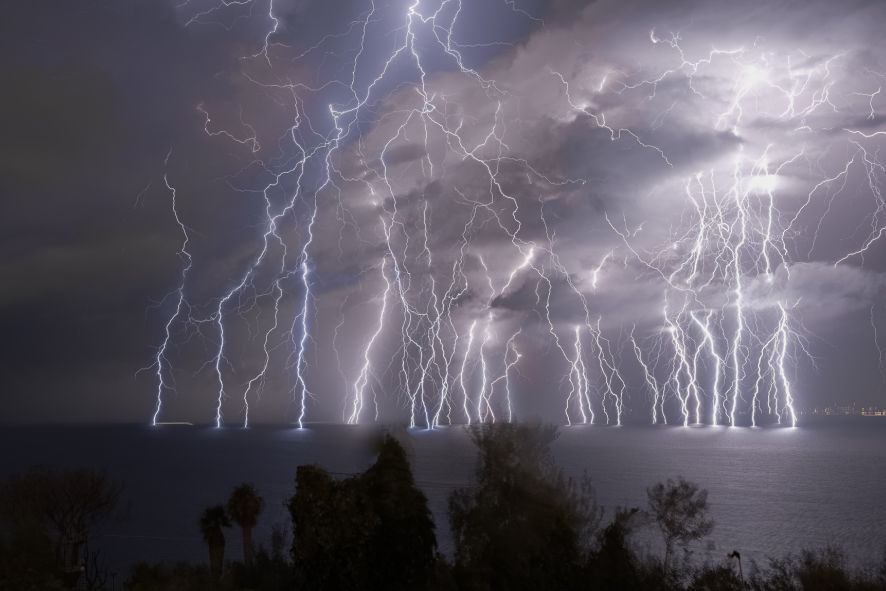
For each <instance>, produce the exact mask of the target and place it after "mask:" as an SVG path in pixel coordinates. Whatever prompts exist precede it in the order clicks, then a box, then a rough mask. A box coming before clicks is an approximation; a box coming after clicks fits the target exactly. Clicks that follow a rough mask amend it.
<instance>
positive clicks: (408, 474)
mask: <svg viewBox="0 0 886 591" xmlns="http://www.w3.org/2000/svg"><path fill="white" fill-rule="evenodd" d="M362 480H363V485H364V486H365V487H366V492H367V494H368V495H369V499H370V503H371V505H372V508H373V511H374V513H375V516H376V523H375V527H373V528H372V530H371V533H370V536H369V539H368V541H367V556H368V558H369V561H370V564H372V565H373V568H372V569H370V571H369V574H370V581H369V588H371V589H391V590H396V589H403V590H406V589H417V588H424V587H425V586H426V585H427V583H428V581H429V580H430V579H431V577H432V576H433V571H434V564H435V560H436V557H435V550H436V548H437V540H436V537H435V536H434V520H433V518H432V517H431V511H430V510H429V509H428V500H427V498H426V497H425V495H424V493H423V492H422V491H421V490H419V489H418V487H416V486H415V482H414V480H413V478H412V470H411V468H410V466H409V460H408V459H407V457H406V450H404V449H403V446H402V445H400V443H399V442H398V441H397V440H396V439H394V438H393V437H391V436H390V435H385V436H384V438H383V439H382V440H381V441H380V442H379V446H378V459H377V460H376V461H375V464H373V465H372V466H371V467H370V468H369V469H368V470H367V471H366V473H365V474H364V475H363V477H362Z"/></svg>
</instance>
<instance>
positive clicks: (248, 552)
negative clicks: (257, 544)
mask: <svg viewBox="0 0 886 591" xmlns="http://www.w3.org/2000/svg"><path fill="white" fill-rule="evenodd" d="M262 508H264V499H262V498H261V496H259V494H258V492H257V491H256V490H255V487H254V486H252V485H251V484H248V483H245V482H244V483H243V484H241V485H240V486H238V487H236V488H234V490H233V491H231V496H230V497H229V498H228V506H227V510H228V515H229V516H230V517H231V519H232V520H233V521H234V523H236V524H237V525H239V526H240V529H241V531H242V533H243V562H244V563H246V564H251V563H252V560H253V555H254V554H255V549H254V548H253V545H252V529H253V528H254V527H255V524H256V523H257V522H258V516H259V515H260V514H261V512H262Z"/></svg>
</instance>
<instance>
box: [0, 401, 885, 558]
mask: <svg viewBox="0 0 886 591" xmlns="http://www.w3.org/2000/svg"><path fill="white" fill-rule="evenodd" d="M391 431H392V432H393V433H394V434H395V436H397V437H398V438H399V439H400V440H401V441H402V442H403V443H404V445H405V447H406V448H407V450H408V453H409V455H410V459H411V462H412V466H413V471H414V475H415V479H416V482H417V483H418V485H419V486H420V487H421V488H422V489H423V490H424V492H425V494H426V495H427V497H428V502H429V506H430V508H431V511H432V513H433V515H434V518H435V522H436V525H437V539H438V547H439V549H440V551H441V552H442V553H443V554H447V555H452V552H453V545H452V539H451V534H450V530H449V527H448V518H447V499H448V497H449V495H450V493H451V492H452V491H453V490H454V489H456V488H460V487H467V486H471V484H472V482H473V478H474V471H475V468H476V454H475V451H476V450H475V448H474V445H473V443H472V441H471V438H470V436H469V434H468V433H467V432H466V430H465V429H464V428H462V427H449V428H441V429H435V430H433V431H428V430H424V429H418V430H408V429H404V428H392V429H391ZM374 433H375V431H373V430H372V429H370V428H365V427H348V426H343V425H309V426H307V427H306V428H304V429H296V428H291V427H271V426H258V427H250V428H249V429H240V428H222V429H215V428H212V427H209V426H203V427H201V426H187V425H179V426H172V425H167V426H160V427H150V426H143V425H101V426H53V427H9V426H5V427H0V450H2V451H0V478H5V477H8V476H10V475H12V474H15V473H17V472H21V471H23V470H26V469H28V468H29V467H31V466H47V467H52V468H59V469H62V468H78V467H89V468H95V469H100V470H104V471H105V472H106V473H107V474H108V475H109V476H110V477H111V478H112V479H114V480H115V481H117V482H119V483H120V484H121V485H122V487H123V493H122V498H121V501H120V503H119V508H118V511H117V514H116V515H115V516H114V517H113V519H112V520H111V521H110V522H108V523H106V524H104V525H103V526H102V527H101V528H99V529H98V530H97V531H96V535H95V536H94V539H93V542H92V544H93V547H94V548H96V549H98V550H99V551H100V553H101V556H102V560H103V561H104V562H105V564H106V566H107V567H108V568H109V569H110V570H111V571H113V572H117V573H126V572H127V571H128V570H129V569H130V568H131V566H132V564H134V563H135V562H139V561H147V562H160V561H165V562H176V561H189V562H203V561H205V560H206V555H207V552H206V548H205V546H204V544H203V541H202V538H201V536H200V531H199V528H198V525H197V523H198V520H199V517H200V513H201V512H202V510H203V509H204V508H205V507H207V506H210V505H213V504H218V503H224V501H225V499H226V498H227V495H228V493H229V492H230V490H231V489H232V488H233V487H234V486H235V485H237V484H239V483H242V482H250V483H253V484H254V485H255V486H256V488H258V490H259V492H260V493H261V495H262V496H263V497H264V499H265V510H264V512H263V514H262V516H261V518H260V522H259V525H258V527H257V529H256V533H255V538H256V540H257V542H259V543H264V544H266V545H267V543H268V540H269V538H270V533H271V528H272V526H273V525H274V524H278V525H279V526H281V527H283V528H288V527H289V515H288V513H287V510H286V507H285V503H286V501H287V500H288V499H289V498H290V497H291V496H292V494H293V492H294V489H295V471H296V467H297V466H299V465H302V464H317V465H319V466H321V467H323V468H325V469H327V470H329V471H330V472H332V473H333V474H334V475H336V476H337V477H346V476H347V475H350V474H354V473H357V472H360V471H362V470H364V469H365V468H366V467H367V466H368V465H369V464H370V463H371V462H372V454H371V445H370V443H369V442H370V441H371V439H372V437H373V434H374ZM553 455H554V458H555V460H556V461H557V463H558V464H559V466H560V467H561V468H562V470H563V471H564V473H565V474H566V475H567V476H572V477H576V478H578V477H581V476H582V475H583V474H585V473H586V474H588V475H589V476H590V477H591V479H592V481H593V484H594V487H595V490H596V495H597V501H598V503H599V504H600V505H601V506H602V507H603V508H604V511H605V516H606V517H611V515H612V514H613V511H614V510H615V508H616V507H641V508H643V507H644V506H645V505H646V490H647V488H648V487H650V486H652V485H653V484H655V483H656V482H658V481H662V480H664V479H667V478H672V477H676V476H678V475H680V476H684V477H685V478H687V479H689V480H692V481H694V482H696V483H698V484H699V485H700V486H701V487H703V488H705V489H707V490H708V493H709V496H708V500H709V503H710V515H711V516H712V517H713V519H714V521H715V528H714V531H713V533H712V535H711V537H710V539H709V540H708V541H707V542H705V543H704V544H701V545H698V546H697V547H695V548H693V559H694V560H704V561H711V562H719V561H722V560H724V559H725V557H726V555H727V554H728V553H730V552H732V551H733V550H738V551H739V552H740V553H741V555H742V557H743V559H744V560H745V562H746V563H748V562H749V561H756V562H757V563H758V564H760V565H761V566H765V564H766V563H767V560H768V558H769V557H781V556H784V555H785V554H788V553H792V552H793V553H796V552H798V551H800V550H801V549H804V548H810V549H811V548H823V547H826V546H836V547H839V548H842V549H843V550H844V551H845V553H846V554H847V556H848V557H849V560H850V562H851V563H852V564H853V565H858V566H866V565H871V564H874V563H880V562H881V561H883V560H884V551H886V418H884V417H814V418H808V419H805V420H804V421H803V422H802V423H801V426H799V427H797V428H780V427H772V428H742V427H736V428H729V427H675V426H626V427H603V426H575V427H563V428H561V429H560V432H559V437H558V439H557V441H556V442H555V444H554V446H553ZM227 538H228V543H227V556H228V557H238V556H240V555H241V548H240V541H239V536H238V532H236V531H235V530H232V531H230V533H229V534H228V536H227ZM657 543H658V542H657V538H656V535H655V531H654V530H653V529H652V528H651V527H648V526H644V527H642V528H641V529H640V531H638V532H637V535H636V537H635V544H636V545H637V546H638V548H639V549H640V551H642V552H649V553H655V552H657V551H658V550H659V546H657Z"/></svg>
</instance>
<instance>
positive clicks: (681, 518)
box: [646, 476, 714, 568]
mask: <svg viewBox="0 0 886 591" xmlns="http://www.w3.org/2000/svg"><path fill="white" fill-rule="evenodd" d="M646 495H647V498H648V500H649V510H650V513H651V515H652V518H653V519H654V521H655V523H656V525H658V528H659V530H660V531H661V534H662V537H663V538H664V543H665V557H664V566H665V567H666V568H667V567H668V566H670V557H671V555H672V553H673V550H674V546H675V545H679V546H680V547H682V548H683V549H684V550H686V548H687V546H688V544H689V543H690V542H694V541H696V540H700V539H701V538H704V537H705V536H707V535H709V534H710V533H711V531H713V529H714V522H713V520H711V519H709V518H708V491H707V490H705V489H702V488H699V486H698V485H697V484H695V483H694V482H689V481H688V480H686V479H685V478H683V477H682V476H678V477H677V479H676V480H673V479H671V478H668V480H667V482H664V483H662V482H659V483H658V484H656V485H654V486H653V487H652V488H649V489H647V491H646Z"/></svg>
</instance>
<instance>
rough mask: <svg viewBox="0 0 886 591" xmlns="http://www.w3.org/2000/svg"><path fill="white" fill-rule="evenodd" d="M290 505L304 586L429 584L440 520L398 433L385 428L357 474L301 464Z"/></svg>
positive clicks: (400, 586)
mask: <svg viewBox="0 0 886 591" xmlns="http://www.w3.org/2000/svg"><path fill="white" fill-rule="evenodd" d="M289 511H290V514H291V515H292V523H293V542H292V557H293V561H294V563H295V567H296V569H297V572H298V574H299V578H300V582H301V584H302V585H303V587H304V588H307V589H341V590H351V589H353V590H364V589H385V590H388V589H391V590H396V589H424V588H427V586H428V584H429V581H430V578H431V577H432V576H433V572H434V563H435V554H434V551H435V548H436V540H435V538H434V522H433V520H432V519H431V515H430V511H429V510H428V507H427V499H426V498H425V496H424V494H423V493H422V492H421V491H420V490H418V488H417V487H416V486H415V483H414V482H413V479H412V471H411V469H410V467H409V462H408V460H407V458H406V452H405V450H404V449H403V448H402V446H401V445H400V443H399V442H397V440H396V439H394V438H393V437H390V436H385V438H384V439H383V440H382V441H381V442H380V445H379V448H378V458H377V460H376V462H375V463H374V464H373V465H372V466H371V467H370V468H369V469H368V470H367V471H366V472H365V473H363V474H359V475H357V476H353V477H350V478H346V479H344V480H336V479H334V478H332V477H331V476H330V475H329V473H327V472H326V471H325V470H323V469H322V468H319V467H317V466H299V468H298V471H297V475H296V491H295V496H293V497H292V499H291V500H290V502H289Z"/></svg>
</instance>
